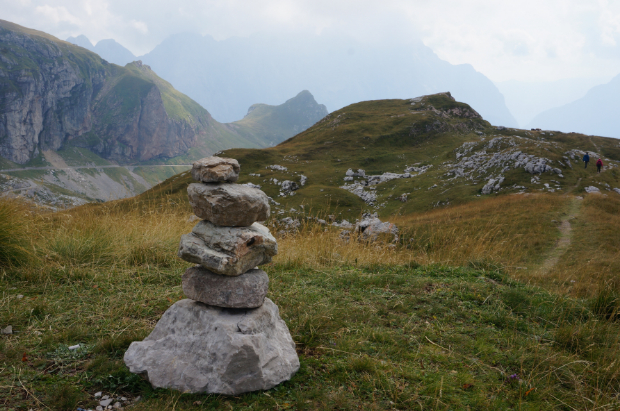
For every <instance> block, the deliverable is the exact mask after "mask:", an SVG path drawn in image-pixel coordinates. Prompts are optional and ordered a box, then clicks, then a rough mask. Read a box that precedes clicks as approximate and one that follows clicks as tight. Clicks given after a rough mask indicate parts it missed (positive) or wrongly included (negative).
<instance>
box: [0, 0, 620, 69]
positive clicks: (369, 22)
mask: <svg viewBox="0 0 620 411" xmlns="http://www.w3.org/2000/svg"><path fill="white" fill-rule="evenodd" d="M0 19H4V20H9V21H12V22H15V23H17V24H21V25H23V26H26V27H30V28H34V29H38V30H42V31H45V32H48V33H50V34H53V35H55V36H57V37H59V38H61V39H66V38H67V37H69V36H77V35H79V34H84V35H86V36H87V37H88V38H89V39H90V40H91V41H92V42H93V43H96V42H97V41H99V40H102V39H108V38H113V39H115V40H116V41H118V42H119V43H121V44H122V45H124V46H125V47H127V48H128V49H130V50H131V51H132V52H133V53H134V54H136V55H142V54H145V53H147V52H148V51H150V50H151V49H152V48H153V47H155V46H156V45H157V44H158V43H160V42H161V41H162V40H164V39H165V38H166V37H167V36H169V35H171V34H175V33H179V32H184V31H193V32H198V33H201V34H209V35H211V36H213V37H215V38H216V39H218V40H221V39H225V38H228V37H232V36H249V35H251V34H253V33H257V32H272V33H282V35H287V34H290V33H292V32H297V33H305V34H319V33H342V34H346V35H349V36H352V37H355V38H356V39H358V40H361V41H365V42H372V43H379V44H381V43H383V44H388V43H389V44H405V43H408V42H410V41H411V39H420V40H422V42H423V43H424V44H426V45H427V46H429V47H430V48H431V49H433V51H434V52H435V53H437V55H438V56H439V57H440V58H442V59H444V60H447V61H449V62H451V63H453V64H459V63H469V64H471V65H473V66H474V68H476V70H478V71H480V72H482V73H483V74H485V75H486V76H488V77H489V78H490V79H491V80H493V81H503V80H511V79H515V80H524V81H547V80H555V79H562V78H571V77H600V78H604V79H610V78H611V77H613V76H614V75H616V74H618V73H620V0H610V1H606V0H519V1H516V0H510V1H501V0H467V1H463V0H381V1H368V0H298V1H290V0H289V1H287V0H148V1H147V0H0Z"/></svg>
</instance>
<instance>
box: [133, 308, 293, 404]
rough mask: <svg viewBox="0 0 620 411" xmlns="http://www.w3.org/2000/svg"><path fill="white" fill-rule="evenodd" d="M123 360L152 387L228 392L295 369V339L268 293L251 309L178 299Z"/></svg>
mask: <svg viewBox="0 0 620 411" xmlns="http://www.w3.org/2000/svg"><path fill="white" fill-rule="evenodd" d="M125 364H127V366H128V367H129V369H130V371H131V372H133V373H139V374H142V373H144V374H145V376H146V377H147V378H148V379H149V381H150V383H151V384H152V385H153V386H154V387H162V388H173V389H177V390H179V391H181V392H192V393H196V392H206V393H218V394H226V395H238V394H241V393H244V392H250V391H256V390H268V389H270V388H273V387H275V386H276V385H278V384H280V383H281V382H283V381H286V380H288V379H290V378H291V377H292V376H293V374H295V372H297V370H298V369H299V359H298V357H297V353H296V352H295V343H294V342H293V339H292V338H291V336H290V333H289V330H288V328H287V326H286V324H285V323H284V321H282V319H281V318H280V315H279V312H278V307H277V306H276V305H275V304H274V303H273V302H272V301H271V300H270V299H269V298H265V302H264V304H263V305H262V306H261V307H259V308H256V309H252V310H240V309H230V308H219V307H212V306H208V305H205V304H202V303H199V302H195V301H192V300H189V299H187V300H181V301H179V302H177V303H175V304H174V305H173V306H172V307H170V308H169V309H168V310H167V311H166V312H165V313H164V314H163V316H162V318H161V320H159V322H158V323H157V325H156V326H155V329H154V330H153V332H152V333H151V334H150V335H149V336H148V337H146V338H145V339H144V340H143V341H135V342H132V343H131V345H130V346H129V349H128V350H127V352H126V353H125Z"/></svg>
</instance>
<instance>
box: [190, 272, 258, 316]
mask: <svg viewBox="0 0 620 411" xmlns="http://www.w3.org/2000/svg"><path fill="white" fill-rule="evenodd" d="M268 290H269V277H268V276H267V273H266V272H264V271H263V270H257V269H254V270H250V271H248V272H247V273H244V274H241V275H239V276H236V277H231V276H227V275H221V274H215V273H213V272H211V271H209V270H207V269H206V268H203V267H200V266H197V267H192V268H188V269H187V270H186V271H185V274H183V292H184V293H185V295H186V296H187V298H191V299H192V300H195V301H200V302H201V303H205V304H208V305H214V306H217V307H225V308H257V307H260V306H261V305H263V302H264V301H265V296H266V295H267V291H268Z"/></svg>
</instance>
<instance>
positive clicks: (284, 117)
mask: <svg viewBox="0 0 620 411" xmlns="http://www.w3.org/2000/svg"><path fill="white" fill-rule="evenodd" d="M327 114H328V113H327V108H325V106H324V105H322V104H317V102H316V101H315V100H314V97H313V96H312V94H310V92H309V91H307V90H304V91H302V92H301V93H299V94H298V95H297V96H295V97H294V98H291V99H289V100H287V101H286V102H285V103H283V104H280V105H279V106H270V105H268V104H254V105H252V106H251V107H250V108H249V110H248V113H247V114H246V116H245V117H244V118H243V119H241V120H239V121H235V122H233V123H230V124H228V126H229V127H230V128H231V129H233V130H235V131H236V132H237V133H239V134H241V135H245V136H248V137H249V138H250V137H251V138H254V139H256V141H259V142H261V146H262V147H269V146H273V145H276V144H279V143H281V142H282V141H284V140H286V139H288V138H290V137H293V136H294V135H296V134H299V133H300V132H301V131H303V130H305V129H307V128H308V127H310V126H312V125H314V124H315V123H316V122H318V121H319V120H321V119H322V118H323V117H325V116H326V115H327Z"/></svg>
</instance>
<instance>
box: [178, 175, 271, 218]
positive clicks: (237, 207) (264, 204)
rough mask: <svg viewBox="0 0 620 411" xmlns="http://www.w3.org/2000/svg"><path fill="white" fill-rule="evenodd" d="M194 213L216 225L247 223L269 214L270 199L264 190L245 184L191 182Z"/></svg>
mask: <svg viewBox="0 0 620 411" xmlns="http://www.w3.org/2000/svg"><path fill="white" fill-rule="evenodd" d="M187 194H188V196H189V203H190V204H191V206H192V208H193V209H194V214H196V215H197V216H198V217H200V218H202V219H203V220H208V221H211V222H212V223H213V224H215V225H219V226H226V227H248V226H250V225H252V223H254V222H256V221H265V220H267V218H269V212H270V209H269V199H268V197H267V195H266V194H265V193H263V192H262V191H261V190H258V189H256V188H253V187H248V186H246V185H237V184H229V183H219V184H218V183H193V184H190V185H189V186H188V187H187Z"/></svg>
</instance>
